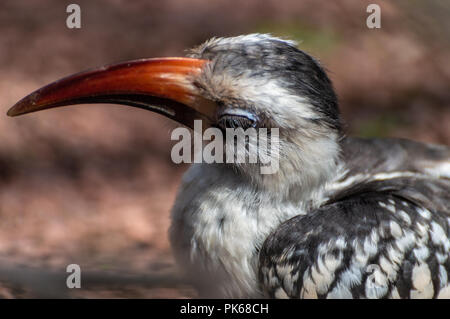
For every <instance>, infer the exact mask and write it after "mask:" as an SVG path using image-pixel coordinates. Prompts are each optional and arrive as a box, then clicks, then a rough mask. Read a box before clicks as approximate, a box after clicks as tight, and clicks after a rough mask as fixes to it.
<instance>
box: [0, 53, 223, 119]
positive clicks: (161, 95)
mask: <svg viewBox="0 0 450 319" xmlns="http://www.w3.org/2000/svg"><path fill="white" fill-rule="evenodd" d="M207 62H208V61H207V60H200V59H191V58H155V59H142V60H135V61H129V62H123V63H119V64H114V65H108V66H104V67H101V68H98V69H95V70H90V71H86V72H81V73H77V74H74V75H71V76H68V77H66V78H63V79H61V80H59V81H56V82H53V83H51V84H49V85H47V86H45V87H43V88H40V89H39V90H37V91H35V92H33V93H31V94H30V95H28V96H26V97H24V98H23V99H22V100H20V101H19V102H17V103H16V104H15V105H14V106H13V107H12V108H11V109H9V111H8V113H7V114H8V115H9V116H17V115H22V114H26V113H31V112H36V111H40V110H45V109H49V108H54V107H59V106H65V105H73V104H91V103H114V104H122V105H128V106H133V107H139V108H143V109H147V110H150V111H154V112H157V113H160V114H163V115H165V116H167V117H169V118H171V119H174V120H176V121H177V122H179V123H181V124H184V125H186V126H188V127H193V123H194V122H193V121H194V119H201V120H205V121H208V122H209V123H210V122H211V120H212V119H213V117H214V114H215V104H214V103H213V102H212V101H209V100H206V99H205V98H203V97H202V96H200V95H199V93H198V91H197V89H196V88H195V86H194V85H193V78H194V77H195V76H196V75H198V74H199V73H200V72H201V70H202V67H203V66H204V65H205V64H206V63H207Z"/></svg>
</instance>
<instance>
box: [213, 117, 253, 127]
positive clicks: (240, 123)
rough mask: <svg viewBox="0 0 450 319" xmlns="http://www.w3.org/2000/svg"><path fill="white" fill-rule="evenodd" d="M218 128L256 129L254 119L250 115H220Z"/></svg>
mask: <svg viewBox="0 0 450 319" xmlns="http://www.w3.org/2000/svg"><path fill="white" fill-rule="evenodd" d="M217 124H218V126H219V127H220V128H222V129H226V128H233V129H236V128H243V129H244V130H246V129H248V128H250V127H256V117H255V116H254V115H252V114H239V115H238V114H228V113H225V114H222V115H220V116H219V120H218V123H217Z"/></svg>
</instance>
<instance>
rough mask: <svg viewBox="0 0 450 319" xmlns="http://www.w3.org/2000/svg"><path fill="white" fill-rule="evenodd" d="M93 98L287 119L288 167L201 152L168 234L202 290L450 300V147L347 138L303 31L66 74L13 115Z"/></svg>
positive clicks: (206, 119) (242, 124)
mask: <svg viewBox="0 0 450 319" xmlns="http://www.w3.org/2000/svg"><path fill="white" fill-rule="evenodd" d="M82 103H116V104H123V105H129V106H134V107H139V108H144V109H148V110H151V111H154V112H158V113H160V114H163V115H165V116H167V117H169V118H172V119H174V120H176V121H178V122H179V123H181V124H183V125H186V126H188V127H191V128H192V127H193V124H192V123H193V121H194V120H195V119H200V120H202V121H203V123H206V127H217V128H219V129H222V130H223V129H227V128H236V127H237V128H242V129H247V128H249V127H255V128H279V151H278V153H279V154H278V155H279V169H278V171H277V172H276V173H274V174H260V173H259V171H258V170H256V169H255V167H258V166H259V165H261V164H258V163H256V164H255V163H252V164H251V163H240V164H237V163H209V164H208V163H195V164H193V165H191V167H190V168H189V170H188V171H187V172H186V174H185V175H184V177H183V180H182V185H181V187H180V190H179V193H178V196H177V199H176V202H175V204H174V207H173V210H172V225H171V228H170V240H171V244H172V247H173V251H174V254H175V257H176V260H177V262H178V264H179V265H180V266H181V268H182V269H183V270H184V271H185V272H186V274H187V275H188V276H190V278H192V279H193V281H194V283H195V286H196V287H197V288H198V291H199V293H200V296H203V297H244V298H253V297H256V298H258V297H275V298H288V297H289V298H450V283H449V275H448V274H449V272H450V260H449V251H450V241H449V236H450V192H449V190H450V148H448V147H445V146H438V145H431V144H422V143H417V142H413V141H408V140H403V139H394V138H389V139H375V138H374V139H362V138H351V137H346V136H345V135H344V133H343V130H342V125H341V121H340V115H339V110H338V103H337V98H336V95H335V92H334V90H333V87H332V83H331V82H330V80H329V78H328V77H327V75H326V73H325V71H324V69H323V68H322V67H321V66H320V64H319V62H318V61H316V60H315V59H314V58H313V57H311V56H309V55H308V54H306V53H305V52H303V51H301V50H299V49H298V48H297V47H296V44H295V43H294V42H292V41H288V40H284V39H279V38H276V37H273V36H271V35H266V34H250V35H243V36H237V37H230V38H213V39H211V40H209V41H207V42H205V43H203V44H202V45H200V46H198V47H196V48H194V49H192V50H191V51H190V53H189V55H188V57H183V58H158V59H142V60H135V61H130V62H125V63H121V64H115V65H109V66H105V67H102V68H99V69H95V70H91V71H87V72H83V73H78V74H75V75H72V76H69V77H67V78H64V79H61V80H59V81H57V82H54V83H52V84H50V85H48V86H45V87H43V88H41V89H39V90H37V91H35V92H34V93H32V94H30V95H28V96H27V97H25V98H24V99H22V100H21V101H19V102H18V103H17V104H16V105H14V106H13V107H12V108H11V109H10V110H9V112H8V115H10V116H16V115H21V114H25V113H29V112H34V111H39V110H43V109H48V108H53V107H58V106H64V105H72V104H82ZM268 138H269V139H270V136H269V137H268ZM223 144H226V142H225V141H224V142H223ZM225 147H227V145H225ZM228 147H230V146H228ZM270 156H272V155H270Z"/></svg>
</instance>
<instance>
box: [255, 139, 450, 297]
mask: <svg viewBox="0 0 450 319" xmlns="http://www.w3.org/2000/svg"><path fill="white" fill-rule="evenodd" d="M371 141H372V142H371ZM346 143H347V145H346V147H347V148H351V151H350V150H349V151H348V152H344V154H349V155H348V156H349V157H348V158H347V164H348V168H349V174H348V176H347V177H345V178H344V179H343V180H342V181H340V183H341V185H345V186H343V187H341V188H339V189H335V190H334V193H333V194H332V196H331V195H330V199H329V201H328V202H327V203H325V204H324V205H322V206H321V207H319V208H318V209H316V210H314V211H311V212H309V213H308V214H306V215H301V216H296V217H294V218H292V219H290V220H288V221H286V222H284V223H283V224H282V225H281V226H280V227H279V228H278V229H277V230H276V231H275V232H274V233H272V234H271V235H270V236H269V237H268V238H267V240H266V241H265V243H264V245H263V247H262V249H261V251H260V269H259V270H260V271H259V275H260V282H261V283H262V286H263V289H264V291H265V292H266V293H267V294H268V295H269V296H271V297H276V298H283V297H284V298H286V297H290V298H450V283H449V276H448V273H449V272H450V260H449V254H450V241H449V237H450V179H449V178H448V177H446V176H447V175H446V174H450V172H449V171H446V170H445V167H447V169H448V166H445V165H448V163H449V158H450V156H449V154H450V152H449V150H448V149H446V148H441V147H437V146H428V145H424V144H418V143H414V142H409V141H403V140H390V141H389V140H388V142H386V141H383V142H382V141H379V140H353V141H348V142H346ZM373 143H378V147H379V148H380V149H377V147H374V145H373ZM387 143H388V144H387ZM389 143H390V144H389ZM388 147H390V149H388V150H387V149H386V148H388ZM381 148H383V151H384V152H381ZM393 148H394V149H395V152H394V151H393ZM378 151H380V152H379V153H378V154H377V152H378ZM414 152H415V153H414ZM382 154H389V156H390V157H392V158H393V159H390V157H387V156H385V157H383V155H382ZM364 158H365V159H364ZM399 158H400V159H401V160H399ZM363 159H364V161H363ZM363 162H365V163H366V164H367V163H369V164H370V165H360V164H359V165H360V166H358V165H357V164H358V163H363ZM446 163H447V164H446ZM425 164H426V165H425ZM356 176H359V177H356ZM349 178H350V179H351V182H348V179H349Z"/></svg>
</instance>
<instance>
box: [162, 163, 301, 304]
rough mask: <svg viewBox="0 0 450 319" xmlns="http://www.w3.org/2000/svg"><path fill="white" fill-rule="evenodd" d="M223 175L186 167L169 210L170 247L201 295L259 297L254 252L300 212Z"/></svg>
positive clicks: (210, 168) (218, 171)
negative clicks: (172, 205)
mask: <svg viewBox="0 0 450 319" xmlns="http://www.w3.org/2000/svg"><path fill="white" fill-rule="evenodd" d="M200 173H201V174H202V175H201V176H202V178H198V177H199V174H200ZM228 173H229V171H228V172H227V171H224V170H222V169H217V168H215V167H214V166H209V165H203V166H202V165H194V166H192V167H191V169H190V170H189V171H188V173H187V174H186V175H185V177H184V179H183V183H182V186H181V189H180V193H179V195H178V197H177V201H176V203H175V206H174V208H173V211H172V226H171V229H170V238H171V242H172V247H173V250H174V253H175V257H176V259H177V262H178V264H179V265H182V267H184V271H186V272H187V275H188V276H189V278H190V279H191V280H192V282H193V283H194V284H195V285H196V286H197V288H198V289H199V291H200V294H201V295H202V296H204V297H234V298H239V297H261V296H262V295H261V292H260V289H259V286H258V280H257V275H258V252H259V248H260V247H261V245H262V244H263V242H264V240H265V239H266V237H267V236H268V235H269V233H270V232H271V231H272V230H273V229H274V228H275V227H276V226H278V225H279V224H280V223H281V222H283V221H285V220H287V219H288V218H290V217H293V216H295V215H299V214H301V213H302V208H301V206H298V205H295V206H294V205H293V204H292V203H284V204H283V203H280V202H279V201H275V200H274V199H272V198H271V197H270V196H269V195H268V194H264V193H261V192H258V191H256V190H254V189H251V188H250V186H248V185H249V184H247V183H242V182H240V181H239V180H237V179H239V176H236V175H235V174H228Z"/></svg>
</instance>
